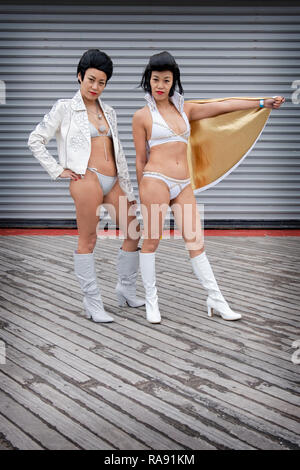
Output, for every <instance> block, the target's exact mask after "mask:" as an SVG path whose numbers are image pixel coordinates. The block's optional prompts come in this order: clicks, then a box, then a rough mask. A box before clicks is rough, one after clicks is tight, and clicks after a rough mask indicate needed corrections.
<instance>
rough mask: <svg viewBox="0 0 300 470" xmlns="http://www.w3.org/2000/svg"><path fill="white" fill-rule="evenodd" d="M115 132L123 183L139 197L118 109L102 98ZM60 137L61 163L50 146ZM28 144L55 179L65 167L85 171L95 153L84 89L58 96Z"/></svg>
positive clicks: (32, 133) (126, 189)
mask: <svg viewBox="0 0 300 470" xmlns="http://www.w3.org/2000/svg"><path fill="white" fill-rule="evenodd" d="M99 104H100V106H101V108H102V110H103V113H104V115H105V117H106V120H107V122H108V124H109V127H110V129H111V133H112V139H113V145H114V152H115V161H116V167H117V173H118V179H119V184H120V187H121V188H122V190H123V191H124V192H125V194H126V196H127V197H128V200H129V201H133V200H135V196H134V193H133V189H132V185H131V181H130V178H129V173H128V167H127V162H126V158H125V154H124V151H123V148H122V144H121V142H120V139H119V136H118V129H117V116H116V112H115V110H114V109H113V108H112V107H111V106H108V105H107V104H105V103H103V101H101V100H100V99H99ZM54 135H55V137H56V142H57V150H58V156H59V163H58V162H57V161H56V159H55V158H54V157H53V156H52V155H51V154H50V153H49V151H48V150H47V149H46V145H47V143H48V142H49V141H50V139H52V137H54ZM28 146H29V148H30V150H31V151H32V153H33V155H34V156H35V157H36V158H37V159H38V160H39V162H40V164H41V165H42V166H43V168H45V170H46V171H47V172H48V173H49V175H50V176H51V178H52V179H54V180H55V179H57V178H58V177H59V175H60V174H61V173H62V172H63V170H64V169H66V168H68V169H70V170H72V171H74V172H76V173H79V174H85V172H86V168H87V164H88V160H89V158H90V153H91V134H90V129H89V121H88V115H87V111H86V107H85V104H84V101H83V99H82V96H81V93H80V90H79V91H78V92H77V93H76V94H75V96H74V97H73V98H72V99H61V100H58V101H57V102H56V103H55V104H54V106H53V107H52V109H51V110H50V112H49V113H48V114H46V115H45V116H44V118H43V120H42V121H41V122H40V123H39V124H38V125H37V126H36V128H35V129H34V131H33V132H31V134H30V136H29V139H28Z"/></svg>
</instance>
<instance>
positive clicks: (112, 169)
mask: <svg viewBox="0 0 300 470" xmlns="http://www.w3.org/2000/svg"><path fill="white" fill-rule="evenodd" d="M104 144H105V146H106V155H107V160H106V159H105V149H104ZM88 166H89V167H91V168H97V171H99V173H102V174H103V175H107V176H116V174H117V167H116V162H115V157H114V146H113V142H112V139H111V138H110V137H105V136H101V137H92V139H91V155H90V158H89V161H88Z"/></svg>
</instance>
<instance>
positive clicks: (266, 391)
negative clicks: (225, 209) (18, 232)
mask: <svg viewBox="0 0 300 470" xmlns="http://www.w3.org/2000/svg"><path fill="white" fill-rule="evenodd" d="M76 244H77V237H74V236H61V237H59V236H58V237H56V236H53V237H51V236H12V237H10V236H7V237H0V259H1V268H0V276H1V285H0V289H1V308H0V328H1V329H0V338H1V339H2V341H4V343H5V348H6V363H5V364H2V365H0V377H1V380H0V383H1V385H0V448H1V449H13V448H15V449H104V450H115V449H120V450H125V449H126V450H132V449H134V450H143V449H144V450H147V449H155V450H182V449H186V450H187V449H192V450H200V449H245V450H247V449H299V448H300V444H299V443H300V424H299V415H300V409H299V370H300V365H297V364H294V363H293V362H292V354H293V353H294V352H295V349H293V348H292V343H293V341H295V340H297V339H300V330H299V287H300V286H299V284H300V283H299V264H298V265H297V261H298V262H299V258H300V256H299V252H300V239H299V237H207V238H206V252H207V254H208V257H209V259H210V262H211V264H212V266H213V269H214V272H215V275H216V278H217V280H218V282H219V285H220V287H221V290H222V292H223V294H224V296H225V297H226V298H227V300H228V301H229V303H230V305H231V307H232V308H233V309H234V310H236V311H238V312H240V313H242V314H243V318H242V320H241V321H238V322H225V321H224V320H222V319H221V318H219V317H213V318H212V319H210V318H208V317H207V312H206V306H205V299H206V294H205V292H204V290H203V289H202V287H201V286H200V284H199V282H198V281H197V279H196V278H195V277H194V276H193V274H192V268H191V265H190V262H189V261H188V255H187V252H186V250H185V248H184V244H183V242H182V241H181V240H162V242H161V245H160V248H159V251H158V254H157V285H158V292H159V300H160V310H161V314H162V318H163V321H162V323H161V324H160V325H150V324H149V323H147V322H146V320H145V311H144V308H141V309H131V308H124V309H120V308H119V307H118V306H117V302H116V298H115V295H114V286H115V284H116V271H115V260H116V256H117V252H118V248H119V246H120V245H121V241H120V240H98V244H97V248H96V250H95V254H96V260H97V273H98V280H99V284H100V285H101V288H102V295H103V300H104V303H105V306H106V309H107V311H108V312H110V313H111V314H112V315H113V316H114V318H115V322H114V323H112V324H107V325H101V324H95V323H93V322H91V321H89V320H87V319H86V318H85V317H84V316H83V313H82V301H81V298H82V296H81V292H80V288H79V284H78V282H77V280H76V278H75V275H74V273H73V259H72V253H73V250H74V249H75V248H76ZM138 292H139V293H140V294H141V295H143V287H142V283H141V279H140V278H139V281H138ZM2 346H3V344H2ZM2 362H4V360H3V361H2Z"/></svg>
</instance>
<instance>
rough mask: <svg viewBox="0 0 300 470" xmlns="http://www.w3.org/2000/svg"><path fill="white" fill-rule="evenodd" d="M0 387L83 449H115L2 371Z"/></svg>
mask: <svg viewBox="0 0 300 470" xmlns="http://www.w3.org/2000/svg"><path fill="white" fill-rule="evenodd" d="M0 378H1V382H0V384H1V385H0V386H1V389H2V390H5V393H7V394H8V395H10V396H11V397H12V398H13V399H14V400H16V401H17V402H18V403H19V404H20V405H22V406H25V407H26V408H28V409H30V410H34V413H35V414H36V415H38V416H39V417H40V418H42V419H44V420H45V421H46V422H47V423H49V424H50V425H51V426H54V428H56V429H57V430H58V431H59V432H61V433H62V434H63V435H64V436H65V437H67V438H68V439H70V440H71V441H72V442H73V443H75V444H77V445H78V446H80V447H81V448H83V449H87V450H92V449H95V450H97V449H103V450H111V449H113V448H114V447H113V446H111V445H110V444H108V443H107V442H105V441H104V440H103V439H100V438H99V437H98V436H96V435H95V434H93V433H91V432H90V431H89V430H87V429H86V428H85V427H83V426H81V425H79V424H78V423H76V422H75V421H73V420H72V419H70V418H69V417H67V416H66V415H65V414H63V413H61V412H60V411H58V410H57V409H56V408H55V407H54V406H51V405H50V404H49V403H47V402H46V401H45V400H41V398H39V397H38V396H37V395H36V394H34V393H32V391H30V390H26V389H25V388H24V387H22V386H21V385H20V384H18V383H16V382H15V381H14V380H12V379H10V378H9V377H8V376H7V375H4V374H3V373H2V372H1V371H0Z"/></svg>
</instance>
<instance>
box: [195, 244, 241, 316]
mask: <svg viewBox="0 0 300 470" xmlns="http://www.w3.org/2000/svg"><path fill="white" fill-rule="evenodd" d="M191 263H192V266H193V270H194V273H195V275H196V277H197V278H198V279H199V281H200V282H201V284H202V286H203V287H204V288H205V289H207V291H208V297H207V300H206V304H207V310H208V316H209V317H212V315H213V310H215V311H217V312H219V313H220V315H221V317H222V318H223V319H224V320H239V319H240V318H242V315H241V314H239V313H235V312H233V310H231V308H230V307H229V305H228V303H227V302H226V300H225V299H224V297H223V295H222V294H221V291H220V289H219V286H218V284H217V281H216V279H215V276H214V273H213V271H212V268H211V266H210V264H209V261H208V259H207V256H206V254H205V252H203V253H201V254H200V255H198V256H195V258H191Z"/></svg>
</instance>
